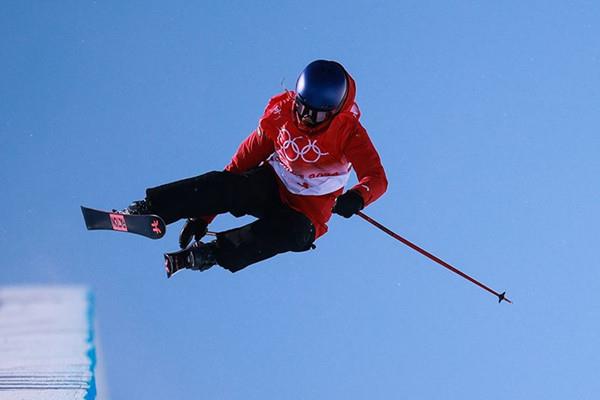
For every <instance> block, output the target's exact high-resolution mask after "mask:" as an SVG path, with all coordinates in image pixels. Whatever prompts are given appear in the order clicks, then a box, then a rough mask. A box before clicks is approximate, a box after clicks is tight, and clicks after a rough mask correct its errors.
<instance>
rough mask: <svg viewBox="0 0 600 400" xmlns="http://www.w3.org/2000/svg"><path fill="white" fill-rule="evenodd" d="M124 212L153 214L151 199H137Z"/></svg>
mask: <svg viewBox="0 0 600 400" xmlns="http://www.w3.org/2000/svg"><path fill="white" fill-rule="evenodd" d="M122 212H123V214H129V215H147V214H152V207H151V204H150V201H149V200H136V201H134V202H132V203H131V204H130V205H129V206H128V207H127V208H126V209H124V210H123V211H122Z"/></svg>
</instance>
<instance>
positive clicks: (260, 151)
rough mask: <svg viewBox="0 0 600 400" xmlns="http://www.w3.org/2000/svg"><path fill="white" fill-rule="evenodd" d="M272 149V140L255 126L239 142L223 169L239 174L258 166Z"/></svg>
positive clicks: (273, 147) (273, 149) (273, 146)
mask: <svg viewBox="0 0 600 400" xmlns="http://www.w3.org/2000/svg"><path fill="white" fill-rule="evenodd" d="M274 151H275V145H274V144H273V142H272V141H271V140H270V139H269V138H267V136H266V135H264V134H263V133H262V132H261V130H260V128H257V129H256V130H254V131H253V132H252V133H251V134H250V136H248V137H247V138H246V139H245V140H244V141H243V142H242V143H241V144H240V146H239V147H238V149H237V151H236V152H235V154H234V155H233V157H232V159H231V162H230V163H229V164H228V165H227V166H226V167H225V171H229V172H233V173H234V174H240V173H242V172H245V171H248V170H250V169H252V168H254V167H258V166H259V165H260V163H262V162H263V161H265V160H266V159H267V158H268V157H269V156H270V155H271V154H272V153H273V152H274Z"/></svg>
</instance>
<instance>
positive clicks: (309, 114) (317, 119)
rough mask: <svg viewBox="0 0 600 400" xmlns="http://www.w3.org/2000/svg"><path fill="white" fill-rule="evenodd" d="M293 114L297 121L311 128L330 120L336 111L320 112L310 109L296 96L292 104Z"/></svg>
mask: <svg viewBox="0 0 600 400" xmlns="http://www.w3.org/2000/svg"><path fill="white" fill-rule="evenodd" d="M294 112H295V113H296V116H297V117H298V121H300V122H302V123H303V124H304V125H306V126H309V127H311V128H312V127H315V126H317V125H319V124H321V123H323V122H325V121H327V120H328V119H330V118H331V117H332V116H333V114H335V112H336V110H330V111H322V110H316V109H314V108H310V107H309V106H308V105H306V104H304V103H303V102H302V100H301V99H300V97H298V96H297V97H296V101H295V102H294Z"/></svg>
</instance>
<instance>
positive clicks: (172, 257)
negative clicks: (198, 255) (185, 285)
mask: <svg viewBox="0 0 600 400" xmlns="http://www.w3.org/2000/svg"><path fill="white" fill-rule="evenodd" d="M192 248H193V247H192V246H190V247H188V248H187V249H183V250H179V251H173V252H171V253H164V256H165V272H166V273H167V278H170V277H172V276H173V275H174V274H175V273H176V272H178V271H181V270H182V269H185V268H189V267H190V265H191V263H192V262H191V261H190V256H192V257H193V255H192Z"/></svg>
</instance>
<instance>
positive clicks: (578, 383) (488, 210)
mask: <svg viewBox="0 0 600 400" xmlns="http://www.w3.org/2000/svg"><path fill="white" fill-rule="evenodd" d="M123 3H124V2H89V1H86V2H83V1H71V2H69V1H65V2H60V3H48V2H27V1H12V2H3V3H2V5H0V38H1V39H0V184H1V186H2V187H3V193H4V194H3V195H2V196H0V209H2V210H3V212H2V215H3V222H2V226H0V246H1V247H0V249H1V250H2V255H3V257H2V258H3V261H2V266H1V268H2V273H0V284H2V285H13V284H21V283H43V284H45V283H50V284H52V283H56V284H57V283H61V284H63V283H77V284H86V285H88V286H90V287H91V288H92V289H93V290H94V292H95V294H96V303H97V318H98V322H99V332H100V337H101V340H102V343H101V345H102V351H103V356H104V361H105V365H106V367H107V380H108V383H109V387H110V394H111V396H112V397H113V398H140V399H141V398H144V399H165V398H184V397H193V398H220V399H265V398H267V399H280V398H287V399H306V398H345V399H364V398H378V399H389V398H418V399H439V398H462V399H480V398H487V399H506V398H511V399H532V398H544V399H565V398H593V397H594V396H595V395H596V394H597V393H598V392H599V391H600V383H599V381H598V379H597V378H598V377H597V371H598V369H599V368H600V348H599V346H600V341H599V340H598V331H599V330H600V325H599V323H598V321H600V312H599V311H598V309H599V301H598V292H599V290H600V283H599V282H600V273H599V269H598V258H597V251H598V248H599V241H598V238H599V237H600V229H599V226H600V218H599V211H600V207H599V205H600V191H599V185H598V177H599V176H600V157H599V155H600V139H599V137H598V127H599V126H600V23H599V22H598V21H600V9H599V8H598V5H597V4H596V3H595V2H593V1H572V2H559V1H551V2H547V1H544V2H542V1H528V2H472V1H453V2H430V1H411V2H405V1H400V2H398V1H378V2H352V3H348V2H342V1H330V2H326V3H319V2H310V1H309V2H252V3H250V2H247V3H244V2H231V1H223V2H204V3H202V2H196V3H193V2H177V1H171V2H168V3H167V2H148V1H144V2H126V4H123ZM317 58H327V59H335V60H338V61H340V62H341V63H343V64H344V65H345V66H346V68H347V69H348V70H349V71H350V73H351V74H352V75H353V76H354V78H355V79H356V81H357V87H358V95H357V100H358V102H359V105H360V106H361V109H362V112H363V117H362V122H363V124H364V125H365V126H366V128H367V129H368V131H369V132H370V134H371V137H372V139H373V141H374V142H375V144H376V146H377V148H378V149H379V151H380V154H381V157H382V160H383V163H384V165H385V167H386V170H387V173H388V178H389V181H390V187H389V190H388V192H387V194H386V195H385V196H384V197H383V198H381V199H380V200H379V201H378V202H377V203H375V204H373V205H372V206H371V207H369V208H368V209H367V210H366V212H367V213H368V214H369V215H371V216H372V217H374V218H376V219H378V220H380V221H381V222H383V223H384V224H386V225H388V226H389V227H390V228H392V229H394V230H396V231H398V232H399V233H400V234H402V235H405V236H406V237H407V238H409V239H410V240H413V241H414V242H416V243H417V244H419V245H421V246H423V247H425V248H426V249H428V250H429V251H431V252H433V253H434V254H436V255H438V256H440V257H442V258H444V259H446V260H447V261H449V262H451V263H453V264H455V265H456V266H458V267H459V268H461V269H462V270H464V271H465V272H467V273H469V274H472V275H473V276H475V277H476V278H478V279H480V280H482V281H483V282H485V283H486V284H488V285H489V286H491V287H493V288H494V289H496V290H500V291H503V290H507V291H508V295H509V296H510V298H511V299H513V300H514V302H515V304H514V305H512V306H511V305H508V304H503V305H501V306H499V305H498V304H497V303H496V301H495V300H494V298H493V297H492V296H491V295H489V294H487V293H485V292H484V291H482V290H481V289H479V288H477V287H475V286H473V285H472V284H470V283H469V282H466V281H464V280H463V279H461V278H458V277H457V276H455V275H453V274H451V273H449V272H448V271H446V270H444V269H442V268H440V267H438V266H437V265H435V264H433V263H432V262H431V261H429V260H428V259H426V258H424V257H423V256H421V255H419V254H417V253H415V252H413V251H412V250H410V249H408V248H406V247H404V246H403V245H401V244H399V243H397V242H395V241H393V240H392V239H390V238H388V237H386V236H385V235H384V234H383V233H381V232H379V231H377V230H375V229H374V228H373V227H371V226H369V225H368V224H366V223H365V222H364V221H362V220H360V219H359V218H352V219H350V220H344V219H342V218H333V219H332V221H331V224H330V232H329V233H328V234H327V235H326V236H325V237H323V238H322V239H320V240H319V241H318V242H317V246H318V248H317V250H315V251H312V252H308V253H303V254H285V255H282V256H279V257H277V258H275V259H272V260H269V261H266V262H264V263H262V264H260V265H256V266H253V267H250V268H248V269H246V270H244V271H242V272H240V273H238V274H235V275H231V274H230V273H229V272H227V271H224V270H219V269H212V270H210V271H207V272H205V273H193V272H183V273H181V274H179V275H177V276H176V277H174V278H173V279H171V280H166V278H165V275H164V271H163V266H162V253H163V252H164V251H168V250H172V249H176V248H177V237H178V231H179V229H180V227H181V224H180V223H179V224H175V225H173V226H172V227H170V228H169V232H168V233H167V236H166V238H165V239H163V240H161V241H150V240H147V239H144V238H141V237H137V236H131V235H123V234H119V233H113V232H87V231H85V228H84V224H83V221H82V218H81V215H80V211H79V205H81V204H84V205H88V206H91V207H96V208H113V207H115V208H119V207H124V206H126V205H127V204H128V203H129V202H130V201H131V200H134V199H138V198H140V197H143V194H144V189H145V188H146V187H148V186H155V185H158V184H161V183H165V182H168V181H171V180H175V179H179V178H183V177H188V176H193V175H196V174H200V173H202V172H206V171H209V170H214V169H220V168H222V167H223V166H224V165H225V164H226V163H227V162H228V161H229V158H230V157H231V155H232V154H233V152H234V150H235V148H236V147H237V145H238V143H239V142H240V141H241V140H242V139H243V138H244V137H245V136H246V135H247V134H248V133H249V132H250V131H252V129H254V127H255V126H256V122H257V119H258V118H259V116H260V115H261V112H262V110H263V108H264V106H265V104H266V101H267V100H268V98H269V97H270V96H272V95H273V94H275V93H277V92H279V91H281V90H282V86H285V87H288V88H292V87H293V86H294V83H295V79H296V77H297V75H298V73H299V72H300V71H301V70H302V68H303V67H304V66H305V65H306V64H307V63H308V62H310V61H312V60H313V59H317ZM246 221H247V219H245V218H244V219H241V220H236V219H234V218H233V217H231V216H229V215H226V216H222V217H219V218H218V219H217V220H216V221H215V223H214V226H212V227H211V228H213V229H215V230H219V229H225V228H229V227H233V226H236V225H238V224H241V223H244V222H246Z"/></svg>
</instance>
